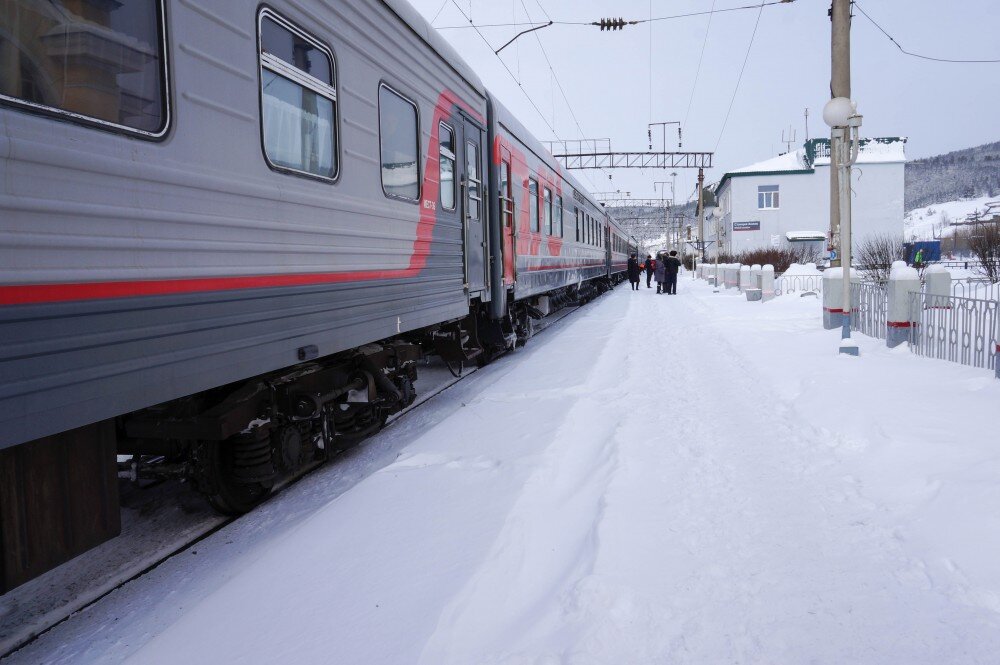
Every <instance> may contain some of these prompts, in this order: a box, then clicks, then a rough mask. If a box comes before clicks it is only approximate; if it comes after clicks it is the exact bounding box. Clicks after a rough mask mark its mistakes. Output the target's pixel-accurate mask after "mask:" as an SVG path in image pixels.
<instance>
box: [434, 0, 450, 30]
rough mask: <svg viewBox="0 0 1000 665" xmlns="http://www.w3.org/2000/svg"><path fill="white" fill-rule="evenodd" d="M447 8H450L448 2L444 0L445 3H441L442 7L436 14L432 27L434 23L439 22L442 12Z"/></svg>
mask: <svg viewBox="0 0 1000 665" xmlns="http://www.w3.org/2000/svg"><path fill="white" fill-rule="evenodd" d="M447 6H448V0H444V2H442V3H441V6H440V7H438V10H437V14H435V15H434V18H432V19H431V25H434V21H436V20H438V16H441V12H443V11H444V8H445V7H447Z"/></svg>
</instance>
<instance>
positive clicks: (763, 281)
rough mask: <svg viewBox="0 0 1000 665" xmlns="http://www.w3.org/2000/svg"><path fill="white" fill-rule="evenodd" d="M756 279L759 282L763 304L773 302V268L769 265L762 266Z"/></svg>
mask: <svg viewBox="0 0 1000 665" xmlns="http://www.w3.org/2000/svg"><path fill="white" fill-rule="evenodd" d="M758 279H759V280H760V295H761V300H763V301H764V302H767V301H768V300H774V266H772V265H771V264H770V263H768V264H766V265H764V266H763V267H762V268H761V269H760V273H759V277H758Z"/></svg>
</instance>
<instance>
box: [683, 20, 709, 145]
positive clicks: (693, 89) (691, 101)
mask: <svg viewBox="0 0 1000 665" xmlns="http://www.w3.org/2000/svg"><path fill="white" fill-rule="evenodd" d="M714 12H715V0H712V7H711V9H710V10H709V14H708V25H707V26H705V39H704V40H703V41H702V42H701V55H699V56H698V67H697V69H695V71H694V83H693V84H692V85H691V98H690V99H688V107H687V111H685V112H684V123H683V125H682V126H683V127H687V126H688V124H687V122H688V116H690V115H691V106H692V105H693V104H694V94H695V92H696V91H697V90H698V77H699V76H700V75H701V63H702V61H703V60H704V59H705V47H706V46H707V45H708V33H709V31H710V30H711V29H712V15H713V14H714Z"/></svg>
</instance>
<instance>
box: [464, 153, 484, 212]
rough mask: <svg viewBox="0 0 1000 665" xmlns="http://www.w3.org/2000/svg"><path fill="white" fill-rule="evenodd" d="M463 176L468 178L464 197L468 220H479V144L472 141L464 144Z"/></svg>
mask: <svg viewBox="0 0 1000 665" xmlns="http://www.w3.org/2000/svg"><path fill="white" fill-rule="evenodd" d="M465 174H466V177H467V178H468V185H467V187H466V195H467V196H468V198H469V208H468V214H469V219H470V220H473V221H475V220H478V219H479V206H480V203H481V202H482V196H481V195H480V193H479V189H480V187H482V184H483V179H482V178H481V177H480V175H479V144H477V143H473V142H472V141H466V143H465Z"/></svg>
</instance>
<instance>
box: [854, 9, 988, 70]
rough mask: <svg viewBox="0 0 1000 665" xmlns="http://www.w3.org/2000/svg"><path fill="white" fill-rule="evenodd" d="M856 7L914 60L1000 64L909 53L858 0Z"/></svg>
mask: <svg viewBox="0 0 1000 665" xmlns="http://www.w3.org/2000/svg"><path fill="white" fill-rule="evenodd" d="M854 6H855V7H857V8H858V11H859V12H861V14H862V15H863V16H864V17H865V18H866V19H868V20H869V21H871V23H872V25H874V26H875V27H876V28H878V30H879V32H881V33H882V34H883V35H885V36H886V38H887V39H888V40H889V41H890V42H892V43H893V44H894V45H895V46H896V48H898V49H899V50H900V51H901V52H902V53H905V54H906V55H908V56H911V57H914V58H920V59H922V60H931V61H933V62H950V63H958V64H984V63H997V62H1000V59H996V60H965V59H957V58H935V57H932V56H929V55H922V54H920V53H913V52H912V51H907V50H906V49H905V48H903V46H902V45H901V44H900V43H899V42H898V41H896V40H895V39H894V38H893V36H892V35H890V34H889V33H888V32H886V31H885V28H883V27H882V26H881V25H879V24H878V23H877V22H876V21H875V19H873V18H872V17H871V16H869V15H868V12H866V11H865V10H864V8H862V7H861V5H860V4H858V2H857V1H856V0H855V2H854Z"/></svg>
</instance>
